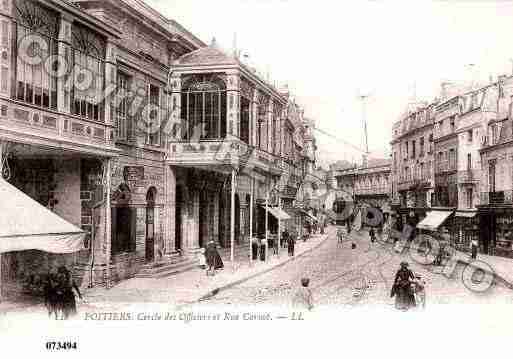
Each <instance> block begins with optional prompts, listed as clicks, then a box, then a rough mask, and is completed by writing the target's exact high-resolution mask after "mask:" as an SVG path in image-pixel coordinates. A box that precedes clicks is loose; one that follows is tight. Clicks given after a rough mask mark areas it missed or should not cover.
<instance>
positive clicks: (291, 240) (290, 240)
mask: <svg viewBox="0 0 513 359" xmlns="http://www.w3.org/2000/svg"><path fill="white" fill-rule="evenodd" d="M287 241H288V252H289V257H294V246H295V244H296V237H295V236H294V235H288V237H287Z"/></svg>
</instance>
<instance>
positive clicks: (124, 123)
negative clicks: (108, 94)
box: [116, 71, 130, 140]
mask: <svg viewBox="0 0 513 359" xmlns="http://www.w3.org/2000/svg"><path fill="white" fill-rule="evenodd" d="M129 82H130V77H129V76H128V75H126V74H125V73H123V72H119V71H118V75H117V91H118V92H117V96H118V98H119V104H118V106H117V108H116V133H117V138H118V139H121V140H128V126H129V119H128V109H129V103H128V100H129V99H128V98H127V96H128V91H129Z"/></svg>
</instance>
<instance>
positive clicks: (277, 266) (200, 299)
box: [187, 234, 329, 304]
mask: <svg viewBox="0 0 513 359" xmlns="http://www.w3.org/2000/svg"><path fill="white" fill-rule="evenodd" d="M328 237H329V234H327V235H326V237H325V238H324V239H322V240H321V241H320V242H319V243H317V244H316V245H315V246H313V247H312V248H310V249H307V250H305V251H304V252H302V253H301V254H298V255H296V256H294V257H290V258H288V259H287V260H285V261H283V262H281V263H277V264H275V265H273V266H271V267H269V268H267V269H265V270H263V271H261V272H257V273H254V274H251V275H249V276H247V277H244V278H241V279H237V280H236V281H233V282H230V283H228V284H225V285H223V286H221V287H217V288H215V289H213V290H210V291H208V292H207V293H206V294H204V295H202V296H201V297H199V299H196V300H193V301H191V302H189V303H187V304H193V303H197V302H201V301H204V300H206V299H208V298H211V297H213V296H215V295H217V294H218V293H219V292H222V291H223V290H226V289H229V288H231V287H234V286H236V285H238V284H241V283H244V282H246V281H248V280H250V279H253V278H256V277H258V276H261V275H263V274H266V273H269V272H271V271H273V270H275V269H276V268H279V267H282V266H284V265H285V264H287V263H289V262H291V261H294V260H296V259H299V258H301V257H303V256H304V255H305V254H308V253H310V252H312V251H313V250H314V249H317V248H319V247H320V246H321V245H322V244H324V243H325V242H326V240H327V239H328Z"/></svg>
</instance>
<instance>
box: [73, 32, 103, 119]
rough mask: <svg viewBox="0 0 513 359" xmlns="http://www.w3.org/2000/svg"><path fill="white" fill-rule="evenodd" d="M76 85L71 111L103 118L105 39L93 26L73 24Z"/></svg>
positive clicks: (74, 82) (74, 86) (82, 115)
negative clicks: (92, 28) (94, 30)
mask: <svg viewBox="0 0 513 359" xmlns="http://www.w3.org/2000/svg"><path fill="white" fill-rule="evenodd" d="M71 37H72V48H73V49H72V56H73V74H72V76H73V77H72V78H73V87H72V89H71V98H72V101H71V113H73V114H74V115H77V116H81V117H85V118H88V119H90V120H95V121H101V120H103V95H104V94H103V90H104V85H105V84H104V81H105V80H104V79H105V62H104V60H105V50H106V42H105V39H104V38H103V37H101V36H99V35H97V34H95V33H94V32H93V31H91V30H90V29H88V28H86V27H84V26H82V25H80V24H77V23H75V24H73V26H72V31H71Z"/></svg>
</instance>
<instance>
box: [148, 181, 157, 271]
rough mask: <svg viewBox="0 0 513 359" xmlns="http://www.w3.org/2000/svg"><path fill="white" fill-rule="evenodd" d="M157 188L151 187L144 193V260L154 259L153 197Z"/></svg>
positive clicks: (150, 260)
mask: <svg viewBox="0 0 513 359" xmlns="http://www.w3.org/2000/svg"><path fill="white" fill-rule="evenodd" d="M156 194H157V190H156V188H155V187H151V188H150V189H149V190H148V193H146V261H147V262H152V261H153V260H154V259H155V197H156Z"/></svg>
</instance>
